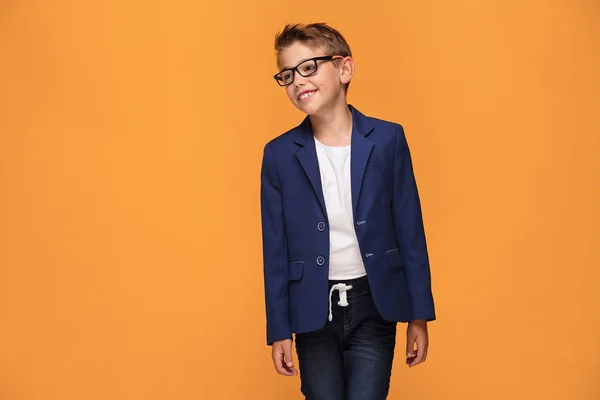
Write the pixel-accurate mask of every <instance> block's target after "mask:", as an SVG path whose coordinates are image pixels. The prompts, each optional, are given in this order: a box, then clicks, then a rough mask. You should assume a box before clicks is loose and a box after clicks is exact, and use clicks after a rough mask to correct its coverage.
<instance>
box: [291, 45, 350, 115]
mask: <svg viewBox="0 0 600 400" xmlns="http://www.w3.org/2000/svg"><path fill="white" fill-rule="evenodd" d="M330 55H335V54H325V52H324V51H322V50H321V49H320V48H313V47H309V46H307V45H305V44H303V43H300V42H295V43H293V44H292V45H291V46H289V47H286V48H285V49H283V50H281V51H280V52H279V66H280V69H285V68H294V67H295V66H297V65H298V64H300V63H301V62H303V61H305V60H308V59H310V58H313V57H319V56H330ZM340 61H342V60H340ZM345 61H346V62H344V63H341V65H340V66H336V65H335V64H334V63H333V62H332V61H317V72H316V73H314V74H313V75H310V76H307V77H303V76H301V75H300V74H299V73H298V72H297V71H294V81H293V82H292V83H291V84H290V85H288V86H286V87H285V90H286V92H287V95H288V97H289V99H290V101H291V102H292V104H293V105H294V106H296V108H298V109H299V110H300V111H302V112H305V113H306V114H309V115H313V114H320V113H322V112H323V111H325V110H327V109H328V108H329V107H331V106H332V105H334V104H337V102H338V101H340V100H343V101H344V102H345V95H346V93H345V90H344V86H345V84H346V83H347V82H349V81H350V79H351V77H352V72H353V68H347V67H346V64H347V63H348V62H350V63H352V60H351V59H350V58H349V57H348V58H347V59H346V60H345ZM349 70H350V73H349Z"/></svg>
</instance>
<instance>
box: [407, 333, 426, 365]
mask: <svg viewBox="0 0 600 400" xmlns="http://www.w3.org/2000/svg"><path fill="white" fill-rule="evenodd" d="M417 346H418V347H417V352H416V357H414V358H413V359H412V360H411V361H410V362H409V363H408V366H409V367H414V366H415V365H418V364H420V363H422V362H423V361H425V359H426V358H427V341H426V340H424V339H417Z"/></svg>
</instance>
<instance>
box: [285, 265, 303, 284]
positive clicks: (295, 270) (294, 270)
mask: <svg viewBox="0 0 600 400" xmlns="http://www.w3.org/2000/svg"><path fill="white" fill-rule="evenodd" d="M303 273H304V261H292V262H291V263H289V264H288V279H289V280H290V281H297V280H300V279H301V278H302V274H303Z"/></svg>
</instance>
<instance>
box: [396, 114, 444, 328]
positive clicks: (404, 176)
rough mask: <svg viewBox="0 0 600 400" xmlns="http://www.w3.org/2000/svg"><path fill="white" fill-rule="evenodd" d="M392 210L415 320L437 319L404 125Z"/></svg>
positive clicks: (398, 147)
mask: <svg viewBox="0 0 600 400" xmlns="http://www.w3.org/2000/svg"><path fill="white" fill-rule="evenodd" d="M392 209H393V215H394V230H395V233H396V240H397V242H398V247H399V249H400V254H401V255H402V258H403V263H404V271H405V274H406V280H407V283H408V290H409V292H410V297H411V301H412V311H413V319H425V320H427V321H433V320H434V319H435V318H436V316H435V307H434V302H433V295H432V291H431V272H430V268H429V256H428V253H427V242H426V239H425V229H424V226H423V217H422V213H421V203H420V199H419V192H418V190H417V183H416V180H415V176H414V171H413V165H412V159H411V155H410V149H409V147H408V143H407V140H406V136H405V134H404V129H403V128H402V126H400V125H398V131H397V135H396V149H395V161H394V188H393V198H392Z"/></svg>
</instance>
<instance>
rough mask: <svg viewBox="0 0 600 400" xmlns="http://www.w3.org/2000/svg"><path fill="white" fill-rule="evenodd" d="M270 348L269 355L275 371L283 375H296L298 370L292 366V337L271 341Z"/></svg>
mask: <svg viewBox="0 0 600 400" xmlns="http://www.w3.org/2000/svg"><path fill="white" fill-rule="evenodd" d="M272 348H273V349H272V354H271V355H272V357H273V364H274V365H275V369H276V370H277V373H278V374H280V375H285V376H294V375H298V370H297V369H296V368H294V360H293V359H292V339H284V340H280V341H278V342H273V346H272Z"/></svg>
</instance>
